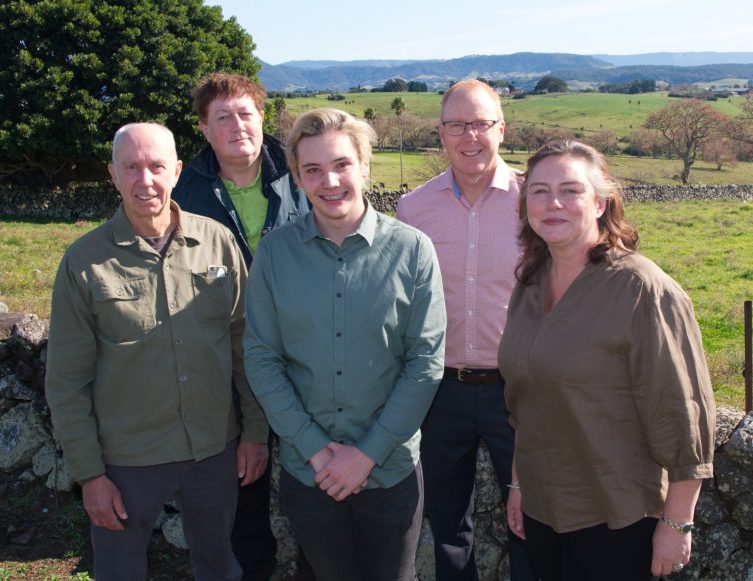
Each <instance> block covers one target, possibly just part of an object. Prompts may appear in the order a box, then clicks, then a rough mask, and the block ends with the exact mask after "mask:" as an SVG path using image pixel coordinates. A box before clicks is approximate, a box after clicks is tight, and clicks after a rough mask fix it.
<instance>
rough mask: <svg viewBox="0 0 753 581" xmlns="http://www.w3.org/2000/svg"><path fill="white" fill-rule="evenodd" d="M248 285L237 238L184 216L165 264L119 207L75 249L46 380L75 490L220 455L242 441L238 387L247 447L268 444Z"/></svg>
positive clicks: (56, 313)
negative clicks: (252, 374)
mask: <svg viewBox="0 0 753 581" xmlns="http://www.w3.org/2000/svg"><path fill="white" fill-rule="evenodd" d="M173 211H176V212H180V210H179V209H178V206H177V205H176V204H175V203H173ZM245 280H246V268H245V264H244V262H243V258H242V256H241V253H240V250H239V249H238V246H237V244H236V242H235V240H234V238H233V235H232V233H231V232H230V231H229V230H227V229H226V228H225V227H224V226H222V225H220V224H218V223H217V222H215V221H214V220H210V219H208V218H204V217H201V216H196V215H194V214H189V213H186V212H180V213H179V226H178V229H177V231H176V233H175V236H174V237H173V240H172V241H171V243H170V245H169V246H168V248H167V249H166V252H165V255H164V258H163V257H162V256H160V254H159V253H158V252H157V251H155V250H154V249H153V248H152V247H151V246H150V245H149V244H148V243H147V242H146V241H145V240H144V239H143V238H141V237H139V236H137V235H136V234H135V233H134V231H133V228H132V227H131V225H130V223H129V222H128V220H127V218H126V216H125V214H124V212H123V209H122V207H121V208H120V209H119V210H118V211H117V213H116V214H115V216H114V217H113V218H112V220H110V221H108V222H106V223H105V224H103V225H102V226H100V227H98V228H96V229H95V230H93V231H92V232H89V233H88V234H86V235H84V236H83V237H81V238H80V239H79V240H77V241H76V242H74V244H73V245H72V246H71V247H70V248H69V249H68V251H67V252H66V253H65V255H64V256H63V259H62V262H61V264H60V268H59V269H58V273H57V277H56V279H55V285H54V288H53V295H52V319H51V323H50V339H49V348H48V349H49V350H48V355H47V377H46V393H47V400H48V402H49V405H50V409H51V411H52V420H53V425H54V427H55V431H56V433H57V435H58V437H59V438H60V441H61V443H62V445H63V451H64V454H65V458H66V461H67V463H68V467H69V469H70V471H71V475H72V476H73V478H75V479H76V480H78V481H83V480H87V479H89V478H93V477H96V476H99V475H101V474H104V471H105V464H115V465H123V466H145V465H153V464H162V463H166V462H176V461H183V460H201V459H203V458H207V457H209V456H212V455H214V454H218V453H220V452H222V451H223V450H224V449H225V447H226V445H227V443H228V441H230V440H231V439H232V438H234V437H236V436H237V435H238V433H239V427H238V422H237V419H236V415H235V412H234V408H233V393H232V384H233V382H235V385H236V386H237V387H238V392H239V395H240V401H241V410H242V414H243V440H245V441H255V442H264V441H265V440H266V436H267V431H268V426H267V424H266V422H265V420H264V417H263V413H262V412H261V409H260V408H259V406H258V404H257V403H256V401H255V400H254V399H253V397H252V395H251V393H250V391H249V389H248V384H247V383H246V380H245V376H244V373H243V352H242V335H243V325H244V321H243V294H244V285H245Z"/></svg>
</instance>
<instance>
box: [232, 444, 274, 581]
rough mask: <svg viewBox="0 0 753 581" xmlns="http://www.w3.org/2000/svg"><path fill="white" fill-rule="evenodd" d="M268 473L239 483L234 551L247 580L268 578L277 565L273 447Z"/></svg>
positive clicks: (244, 578) (266, 471)
mask: <svg viewBox="0 0 753 581" xmlns="http://www.w3.org/2000/svg"><path fill="white" fill-rule="evenodd" d="M269 441H270V459H269V462H268V463H267V469H266V470H265V471H264V474H263V475H262V476H261V477H260V478H259V479H258V480H257V481H255V482H252V483H251V484H249V485H248V486H238V508H237V509H236V512H235V524H234V526H233V536H232V539H233V551H234V552H235V556H236V558H237V559H238V563H240V565H241V568H242V569H243V580H244V581H262V580H263V581H267V580H268V579H269V577H270V576H271V575H272V572H273V571H274V570H275V567H276V566H277V558H276V554H277V541H276V540H275V537H274V535H273V534H272V526H271V523H270V521H269V495H270V476H271V474H272V458H271V456H272V450H271V442H272V436H271V435H270V439H269Z"/></svg>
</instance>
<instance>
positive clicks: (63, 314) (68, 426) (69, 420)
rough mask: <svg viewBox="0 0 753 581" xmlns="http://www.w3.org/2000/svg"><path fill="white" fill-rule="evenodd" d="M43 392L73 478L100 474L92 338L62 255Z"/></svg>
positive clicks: (81, 294)
mask: <svg viewBox="0 0 753 581" xmlns="http://www.w3.org/2000/svg"><path fill="white" fill-rule="evenodd" d="M47 349H48V350H47V372H46V377H45V394H46V397H47V402H48V404H49V406H50V411H51V414H52V420H53V426H54V428H55V433H56V435H57V437H58V438H59V440H60V442H61V444H62V446H63V450H64V452H65V459H66V462H67V465H68V468H69V470H70V473H71V476H72V477H73V478H74V480H76V481H78V482H82V481H84V480H89V479H91V478H95V477H97V476H100V475H102V474H104V473H105V462H104V458H103V453H102V447H101V446H100V443H99V439H98V434H97V419H96V417H95V414H94V405H93V400H92V385H93V382H94V380H95V378H96V373H97V341H96V335H95V331H94V321H93V318H92V313H91V308H90V306H89V304H88V301H87V298H86V287H85V283H84V281H82V280H81V279H80V276H79V275H78V274H77V273H75V272H73V270H72V268H71V264H70V260H69V257H68V256H67V255H66V256H64V257H63V260H62V262H61V263H60V267H59V268H58V271H57V275H56V277H55V283H54V286H53V290H52V315H51V319H50V334H49V342H48V348H47Z"/></svg>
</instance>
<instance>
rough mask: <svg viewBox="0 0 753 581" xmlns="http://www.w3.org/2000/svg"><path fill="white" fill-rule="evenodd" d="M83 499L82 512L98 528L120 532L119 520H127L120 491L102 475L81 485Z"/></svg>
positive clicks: (121, 526)
mask: <svg viewBox="0 0 753 581" xmlns="http://www.w3.org/2000/svg"><path fill="white" fill-rule="evenodd" d="M81 490H82V491H83V497H84V510H86V514H88V515H89V518H90V519H91V521H92V524H94V525H95V526H98V527H103V528H106V529H110V530H111V531H122V530H123V524H122V523H121V522H120V521H121V520H126V519H127V518H128V513H127V512H126V509H125V506H124V505H123V499H122V498H121V497H120V491H119V490H118V487H117V486H115V484H114V483H113V481H112V480H110V479H109V478H108V477H107V476H105V475H104V474H103V475H102V476H98V477H97V478H94V479H92V480H89V481H88V482H84V484H82V485H81Z"/></svg>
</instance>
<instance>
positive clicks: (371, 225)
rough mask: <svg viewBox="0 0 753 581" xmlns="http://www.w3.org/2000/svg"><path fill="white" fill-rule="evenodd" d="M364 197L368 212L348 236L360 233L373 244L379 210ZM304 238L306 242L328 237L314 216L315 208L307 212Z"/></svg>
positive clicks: (304, 221)
mask: <svg viewBox="0 0 753 581" xmlns="http://www.w3.org/2000/svg"><path fill="white" fill-rule="evenodd" d="M363 199H364V203H365V204H366V213H365V214H364V215H363V219H362V220H361V223H360V224H359V225H358V228H356V231H355V232H353V234H349V235H348V236H355V235H359V236H361V238H363V239H364V240H366V242H367V243H368V245H369V246H371V245H372V244H373V243H374V234H375V233H376V225H377V212H376V210H374V208H373V207H372V206H371V204H370V203H369V199H368V198H367V197H366V196H364V197H363ZM302 238H303V241H304V242H309V241H310V240H313V239H314V238H323V239H326V236H324V234H322V232H321V230H319V226H318V225H317V223H316V217H315V216H314V212H313V210H312V211H311V212H309V213H308V214H306V217H305V218H304V220H303V236H302ZM346 238H347V237H346Z"/></svg>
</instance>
